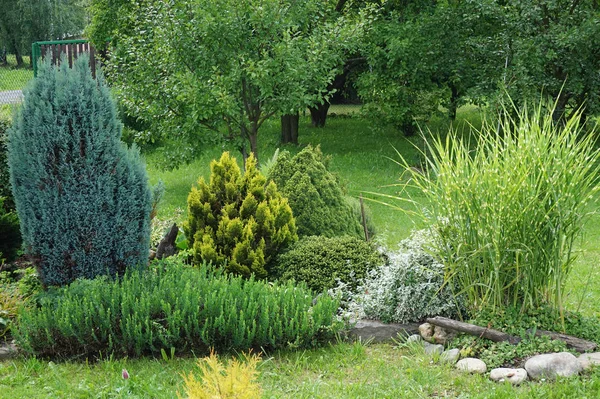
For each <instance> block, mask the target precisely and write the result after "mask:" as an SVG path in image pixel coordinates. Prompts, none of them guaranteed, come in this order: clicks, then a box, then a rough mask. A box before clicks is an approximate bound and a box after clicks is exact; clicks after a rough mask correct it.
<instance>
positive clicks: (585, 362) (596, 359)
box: [577, 352, 600, 370]
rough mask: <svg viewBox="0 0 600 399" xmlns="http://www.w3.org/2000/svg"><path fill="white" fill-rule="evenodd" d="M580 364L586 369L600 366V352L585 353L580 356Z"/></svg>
mask: <svg viewBox="0 0 600 399" xmlns="http://www.w3.org/2000/svg"><path fill="white" fill-rule="evenodd" d="M577 359H578V360H579V365H581V368H582V369H584V370H587V369H589V368H590V367H592V366H600V352H596V353H583V354H581V355H580V356H579V357H578V358H577Z"/></svg>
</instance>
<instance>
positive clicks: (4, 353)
mask: <svg viewBox="0 0 600 399" xmlns="http://www.w3.org/2000/svg"><path fill="white" fill-rule="evenodd" d="M17 352H18V349H17V347H16V345H15V344H14V343H12V344H4V345H0V360H4V359H9V358H11V357H15V356H16V355H17Z"/></svg>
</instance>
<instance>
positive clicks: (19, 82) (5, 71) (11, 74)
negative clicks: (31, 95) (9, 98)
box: [0, 55, 33, 91]
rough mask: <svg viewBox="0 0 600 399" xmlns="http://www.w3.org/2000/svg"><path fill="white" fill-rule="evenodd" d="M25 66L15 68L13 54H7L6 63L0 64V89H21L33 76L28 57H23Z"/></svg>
mask: <svg viewBox="0 0 600 399" xmlns="http://www.w3.org/2000/svg"><path fill="white" fill-rule="evenodd" d="M24 61H25V65H26V66H27V68H17V64H16V60H15V57H14V56H13V55H9V56H8V65H7V66H0V91H6V90H22V89H23V88H24V87H25V86H26V85H27V82H29V80H30V79H32V78H33V70H32V69H30V68H28V67H29V57H25V59H24Z"/></svg>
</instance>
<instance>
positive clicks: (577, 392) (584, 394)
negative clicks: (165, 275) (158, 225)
mask: <svg viewBox="0 0 600 399" xmlns="http://www.w3.org/2000/svg"><path fill="white" fill-rule="evenodd" d="M430 362H431V359H430V358H428V357H426V356H424V355H422V354H420V353H414V352H411V351H409V350H407V349H401V348H399V347H397V346H392V345H386V344H378V345H366V346H365V345H363V344H360V343H353V344H349V343H339V344H335V345H330V346H327V347H324V348H321V349H315V350H307V351H300V352H279V353H274V354H271V355H263V361H262V362H261V363H260V364H259V367H258V370H259V372H260V378H259V381H260V384H261V386H262V388H263V397H264V398H295V399H301V398H302V399H303V398H306V399H309V398H340V399H342V398H349V399H352V398H373V399H375V398H377V399H379V398H432V397H447V398H498V399H500V398H571V397H573V398H597V393H598V392H600V369H596V370H595V371H593V372H592V374H591V375H588V376H582V377H577V378H572V379H569V380H561V381H559V382H556V383H549V382H545V383H534V382H528V383H525V384H524V385H523V386H521V387H516V388H515V387H512V386H511V385H509V384H497V383H495V382H492V381H490V380H488V379H487V378H486V377H484V376H479V375H476V376H475V375H465V374H461V373H457V372H456V371H455V370H454V369H453V368H451V367H449V366H443V365H438V364H430ZM124 368H125V369H127V370H128V372H129V375H130V378H129V379H128V380H123V379H122V377H121V370H122V369H124ZM192 370H196V366H195V360H194V359H192V358H179V359H177V358H176V359H171V360H150V359H141V360H128V359H123V360H105V361H101V362H98V363H95V364H87V363H59V364H55V363H52V362H47V361H42V360H37V359H28V360H21V359H19V360H13V361H5V362H2V363H0V398H7V399H8V398H49V397H60V398H176V397H177V392H180V393H182V392H183V378H182V374H188V373H189V372H190V371H192Z"/></svg>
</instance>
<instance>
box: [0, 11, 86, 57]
mask: <svg viewBox="0 0 600 399" xmlns="http://www.w3.org/2000/svg"><path fill="white" fill-rule="evenodd" d="M87 3H88V0H0V64H6V61H7V60H6V54H13V55H14V56H15V58H16V62H17V66H19V67H21V66H24V64H25V63H24V61H23V56H27V55H30V54H31V43H33V42H36V41H42V40H60V39H67V38H71V37H73V36H76V37H79V36H80V35H81V34H82V32H83V29H84V28H85V25H86V23H87V12H86V7H87Z"/></svg>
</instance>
